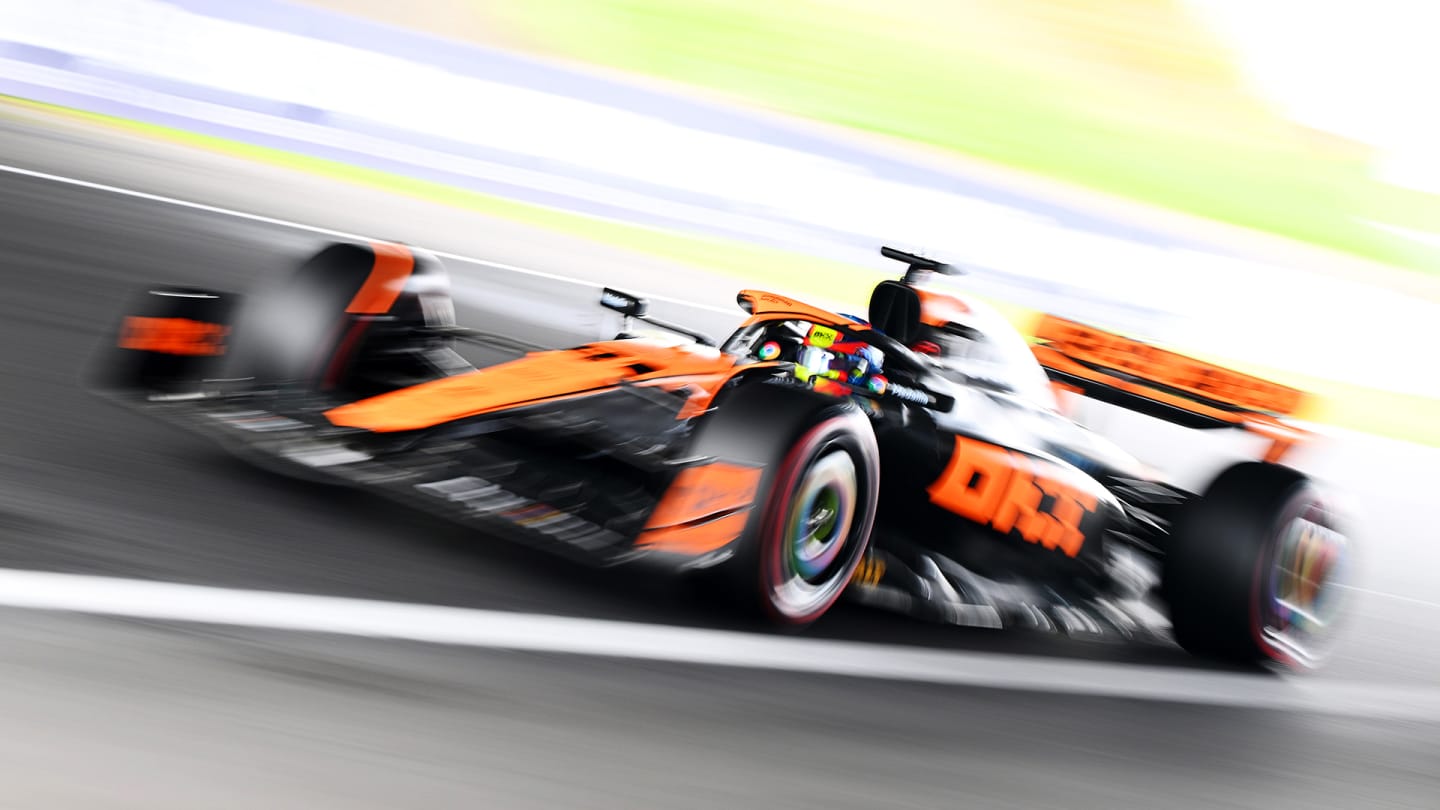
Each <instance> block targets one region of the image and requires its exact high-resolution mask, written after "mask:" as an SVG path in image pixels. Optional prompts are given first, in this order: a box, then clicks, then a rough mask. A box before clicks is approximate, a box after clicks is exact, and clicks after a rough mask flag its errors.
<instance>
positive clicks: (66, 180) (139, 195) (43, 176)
mask: <svg viewBox="0 0 1440 810" xmlns="http://www.w3.org/2000/svg"><path fill="white" fill-rule="evenodd" d="M0 172H7V173H9V174H18V175H21V176H24V177H33V178H35V179H37V180H48V181H50V182H52V183H62V184H64V185H67V186H76V187H78V188H85V189H90V190H91V191H103V192H106V193H109V194H119V195H121V196H123V197H133V198H135V199H137V200H146V201H148V202H154V203H161V204H163V205H174V206H179V207H181V208H190V209H193V210H195V211H204V212H206V213H209V214H219V215H221V216H226V217H235V218H237V219H244V220H249V221H251V222H260V223H264V224H266V225H278V226H280V227H282V228H292V229H294V230H297V231H306V232H308V233H315V234H320V235H322V236H334V237H337V238H340V239H348V240H352V241H358V242H367V241H371V239H372V237H369V236H364V235H361V234H356V233H348V232H346V231H337V230H335V229H333V228H322V227H320V226H318V225H307V224H305V223H303V222H294V221H292V220H288V219H277V218H275V217H267V216H265V215H263V214H252V213H250V212H248V211H236V210H234V209H232V208H222V207H220V206H215V205H206V204H205V203H198V202H193V201H190V200H181V199H177V198H175V197H167V196H165V195H163V194H151V193H150V192H148V191H137V190H135V189H129V188H121V187H120V186H112V185H107V184H105V183H95V182H92V181H90V180H82V179H79V178H76V177H66V176H64V175H59V174H51V173H49V172H37V171H34V170H33V169H25V168H21V167H19V166H10V165H6V164H3V163H0ZM430 252H431V253H433V254H435V255H436V256H439V257H440V258H442V259H451V260H454V261H457V262H466V263H468V264H478V265H482V266H484V267H494V268H496V269H499V270H506V271H509V272H511V273H519V274H521V275H526V276H533V277H535V278H543V279H546V280H549V281H559V282H561V283H564V284H579V285H583V286H587V287H595V288H596V289H599V288H600V286H601V285H599V284H595V283H593V282H589V281H586V280H584V279H578V278H572V277H570V276H564V275H560V274H558V273H546V272H544V271H542V270H532V269H530V268H528V267H517V266H515V265H513V264H505V263H503V262H492V261H489V260H486V259H477V258H475V257H473V256H462V255H460V254H457V253H448V252H446V251H443V250H432V251H430ZM633 292H634V293H635V294H637V295H641V296H644V297H645V298H649V299H651V300H654V301H666V302H668V303H672V304H683V305H685V306H687V307H690V308H693V309H700V310H705V311H709V312H718V313H721V314H724V315H733V314H734V312H735V311H734V309H733V308H730V307H712V306H707V305H705V304H697V303H694V302H692V301H685V300H683V299H679V298H672V297H670V296H668V295H659V294H656V293H651V292H646V291H645V290H640V289H635V290H633Z"/></svg>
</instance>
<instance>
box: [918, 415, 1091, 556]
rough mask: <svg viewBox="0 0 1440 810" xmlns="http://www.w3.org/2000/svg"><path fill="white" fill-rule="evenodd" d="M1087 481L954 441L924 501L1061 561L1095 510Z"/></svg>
mask: <svg viewBox="0 0 1440 810" xmlns="http://www.w3.org/2000/svg"><path fill="white" fill-rule="evenodd" d="M1098 486H1099V485H1098V484H1095V483H1094V482H1093V481H1091V480H1090V479H1089V478H1086V477H1084V476H1083V475H1081V474H1079V473H1076V472H1075V471H1074V470H1071V469H1069V468H1067V467H1062V466H1061V465H1059V464H1056V463H1054V462H1052V461H1046V460H1044V459H1039V458H1033V457H1030V456H1027V455H1025V454H1024V453H1018V452H1016V451H1014V450H1008V449H1006V448H1004V447H999V446H996V445H993V444H989V443H988V442H982V441H978V440H976V439H969V438H966V437H964V436H956V437H955V453H954V455H952V456H951V457H950V464H949V465H948V466H947V467H946V468H945V472H944V473H942V474H941V475H940V478H939V480H937V481H936V482H935V483H933V484H931V485H930V488H929V493H930V500H931V501H933V502H935V503H936V504H937V505H939V506H941V507H942V508H944V509H947V510H949V511H951V512H954V513H955V514H957V515H960V516H961V517H964V518H967V519H969V520H972V521H974V522H975V523H979V524H981V525H983V526H989V527H990V528H992V529H994V530H995V531H997V532H999V533H1001V534H1006V535H1009V534H1015V535H1019V536H1020V538H1021V539H1023V540H1024V541H1025V542H1027V543H1034V544H1036V545H1039V546H1043V547H1045V548H1048V549H1058V550H1060V551H1062V552H1064V553H1065V554H1066V555H1067V556H1070V557H1074V556H1076V555H1077V554H1079V553H1080V548H1081V546H1083V545H1084V544H1085V532H1084V531H1083V529H1082V528H1081V526H1082V524H1083V523H1084V522H1085V519H1086V518H1088V517H1089V516H1090V515H1091V514H1093V513H1094V512H1095V510H1096V509H1097V508H1098V507H1099V498H1098V497H1097V495H1096V494H1095V492H1094V489H1095V488H1098Z"/></svg>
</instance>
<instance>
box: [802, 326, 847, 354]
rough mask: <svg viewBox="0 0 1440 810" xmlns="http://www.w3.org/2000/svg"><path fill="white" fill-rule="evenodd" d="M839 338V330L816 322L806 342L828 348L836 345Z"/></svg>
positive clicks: (817, 346) (820, 347)
mask: <svg viewBox="0 0 1440 810" xmlns="http://www.w3.org/2000/svg"><path fill="white" fill-rule="evenodd" d="M839 338H840V333H839V332H838V331H836V330H834V329H831V328H830V327H828V326H821V325H819V324H816V325H815V326H812V327H810V337H809V338H808V339H806V341H805V342H806V343H809V344H810V345H811V346H814V347H816V348H819V349H828V348H830V347H831V346H834V345H835V341H836V340H838V339H839Z"/></svg>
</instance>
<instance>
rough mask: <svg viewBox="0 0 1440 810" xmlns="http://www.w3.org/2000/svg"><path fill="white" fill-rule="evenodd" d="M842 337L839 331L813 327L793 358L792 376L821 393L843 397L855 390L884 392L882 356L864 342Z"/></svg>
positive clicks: (883, 359) (883, 355)
mask: <svg viewBox="0 0 1440 810" xmlns="http://www.w3.org/2000/svg"><path fill="white" fill-rule="evenodd" d="M842 337H843V335H842V334H841V333H840V332H839V330H836V329H831V328H829V327H826V326H819V325H816V326H814V327H813V328H812V329H811V330H810V333H809V334H808V335H806V337H805V344H804V345H803V346H802V347H801V349H800V353H799V355H798V357H797V358H796V365H795V374H796V376H798V377H800V378H801V379H803V380H807V381H809V382H810V383H811V385H812V386H813V387H814V388H815V390H817V391H820V392H822V393H832V394H836V395H844V394H850V393H854V392H855V391H856V390H857V389H858V390H861V391H870V392H871V393H876V394H880V393H884V391H885V385H886V381H885V378H884V376H882V372H883V371H884V370H885V353H884V352H882V351H881V350H879V349H877V348H875V347H874V346H871V345H870V344H868V343H864V342H862V341H858V340H843V339H841V338H842Z"/></svg>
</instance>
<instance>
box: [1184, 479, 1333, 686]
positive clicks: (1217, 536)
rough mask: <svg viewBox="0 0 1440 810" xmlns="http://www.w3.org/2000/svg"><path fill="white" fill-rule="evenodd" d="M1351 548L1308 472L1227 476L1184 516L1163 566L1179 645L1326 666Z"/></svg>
mask: <svg viewBox="0 0 1440 810" xmlns="http://www.w3.org/2000/svg"><path fill="white" fill-rule="evenodd" d="M1349 554H1350V543H1349V540H1348V539H1347V538H1346V536H1345V534H1344V533H1343V530H1342V528H1341V524H1340V521H1339V520H1338V518H1337V516H1336V514H1335V512H1334V510H1333V509H1332V508H1331V507H1330V506H1329V505H1328V504H1327V503H1326V501H1325V499H1324V498H1323V497H1322V495H1321V493H1320V491H1319V489H1318V488H1317V487H1316V486H1315V484H1314V483H1313V482H1311V481H1310V480H1309V479H1308V478H1306V477H1305V476H1304V475H1303V474H1301V473H1299V472H1297V471H1295V470H1292V469H1289V468H1287V467H1280V466H1277V465H1274V464H1263V463H1258V462H1250V463H1245V464H1237V465H1235V466H1233V467H1231V468H1230V469H1228V470H1226V471H1225V472H1224V473H1222V474H1221V475H1220V477H1219V478H1217V479H1216V480H1215V482H1214V483H1213V484H1212V485H1211V486H1210V488H1209V489H1208V490H1207V491H1206V492H1205V494H1204V495H1203V496H1202V497H1200V498H1198V499H1196V500H1195V501H1194V502H1192V503H1191V504H1189V505H1188V506H1187V507H1186V508H1185V509H1184V510H1182V512H1181V514H1180V515H1179V516H1178V518H1177V522H1176V526H1175V531H1174V534H1173V536H1172V538H1171V545H1170V548H1169V549H1168V550H1167V554H1166V559H1165V566H1164V592H1165V596H1166V599H1167V601H1168V602H1169V603H1170V613H1171V621H1172V623H1173V626H1174V633H1175V639H1176V641H1178V642H1179V643H1180V645H1181V646H1182V647H1184V648H1185V649H1186V650H1188V651H1190V652H1192V653H1195V654H1197V655H1202V656H1205V657H1209V658H1215V659H1220V660H1225V661H1231V662H1239V663H1265V662H1274V663H1278V664H1281V665H1284V666H1287V667H1292V668H1310V667H1314V666H1316V665H1318V664H1319V663H1321V662H1322V661H1323V660H1324V658H1325V656H1326V653H1327V652H1328V651H1329V648H1330V642H1331V640H1332V639H1333V630H1334V625H1335V621H1336V619H1337V618H1338V617H1339V615H1340V609H1341V605H1342V598H1343V596H1344V588H1343V585H1344V583H1345V579H1346V574H1347V570H1348V559H1349Z"/></svg>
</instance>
